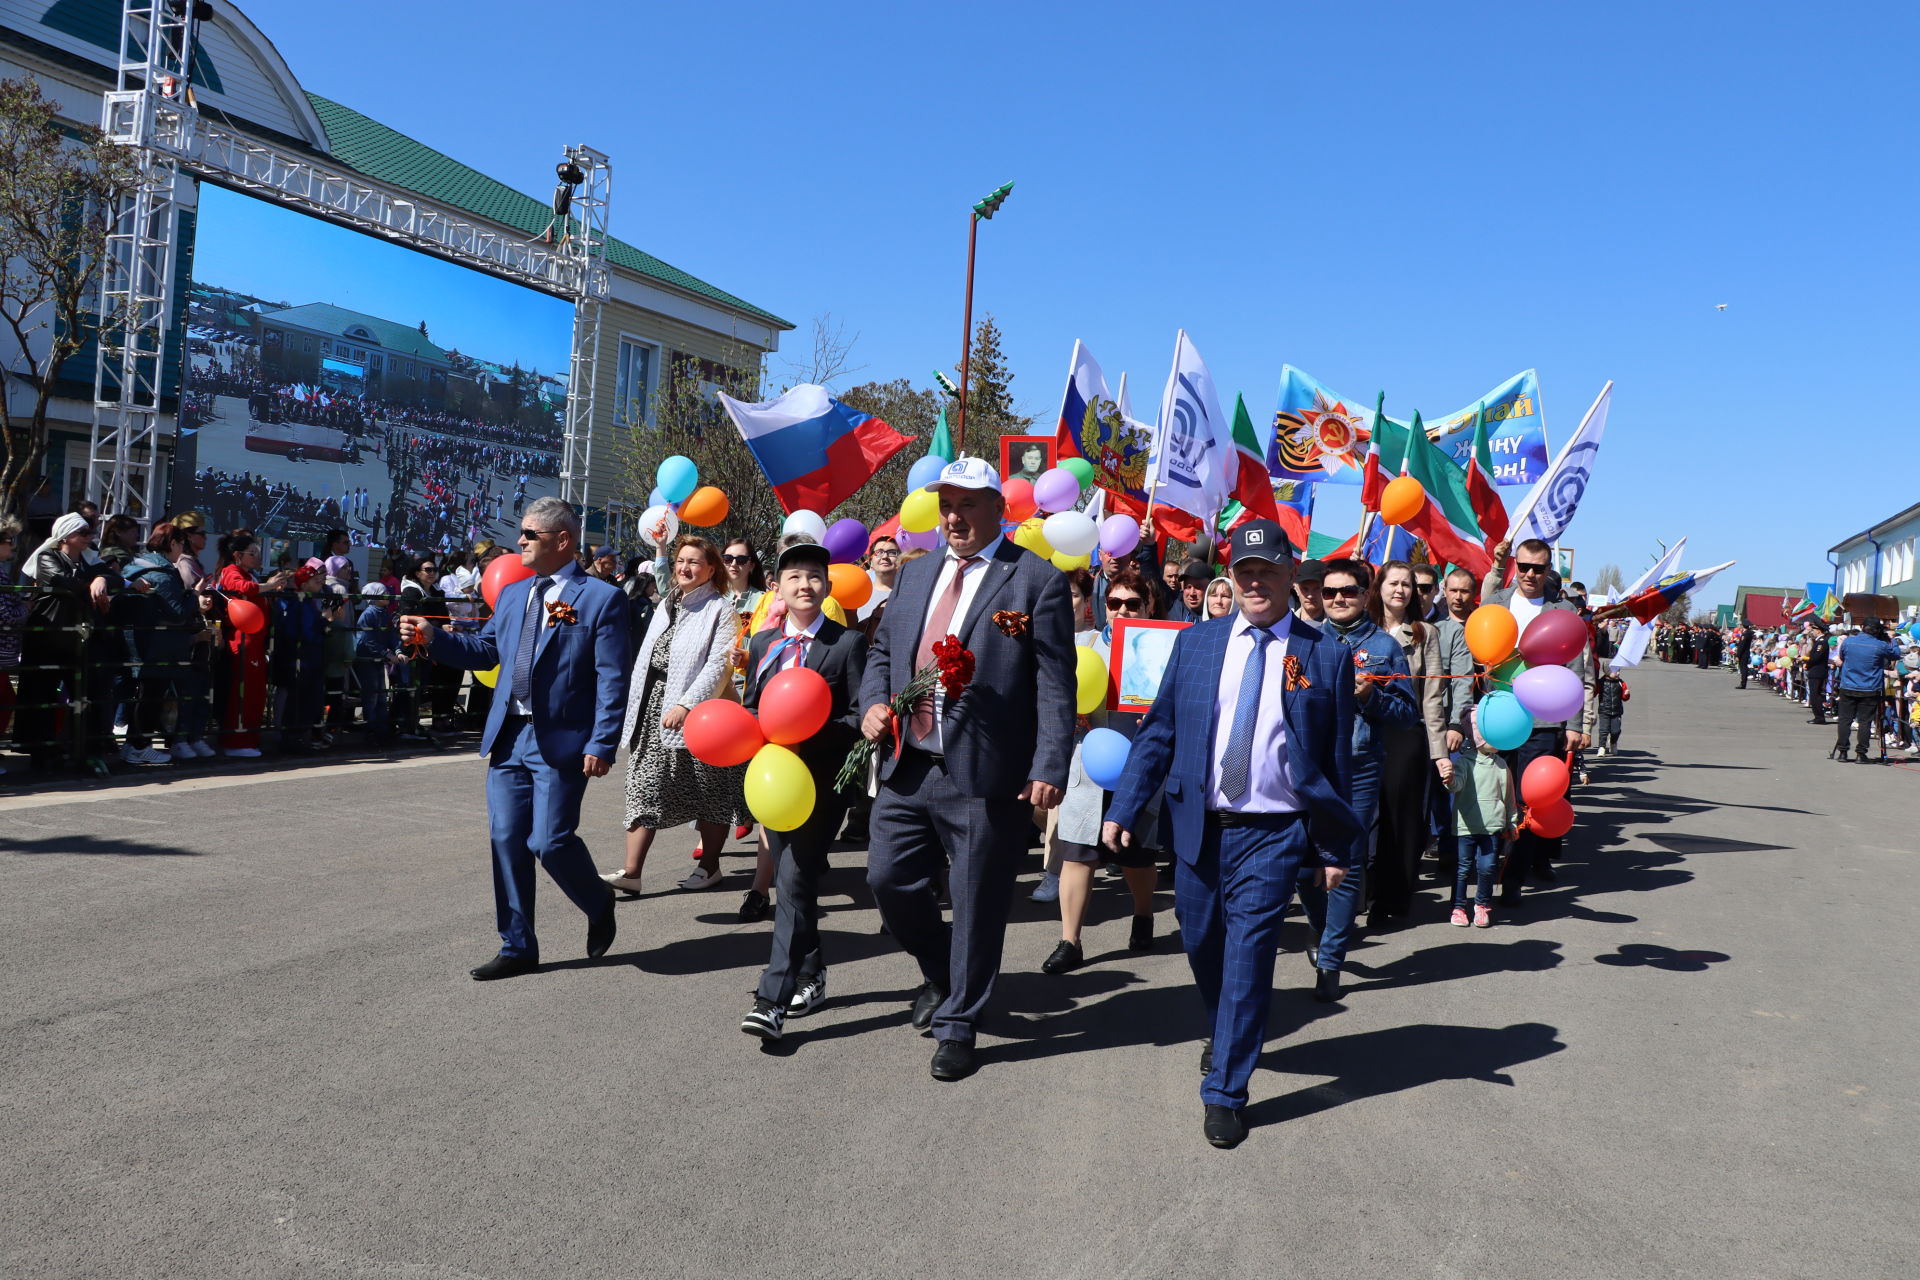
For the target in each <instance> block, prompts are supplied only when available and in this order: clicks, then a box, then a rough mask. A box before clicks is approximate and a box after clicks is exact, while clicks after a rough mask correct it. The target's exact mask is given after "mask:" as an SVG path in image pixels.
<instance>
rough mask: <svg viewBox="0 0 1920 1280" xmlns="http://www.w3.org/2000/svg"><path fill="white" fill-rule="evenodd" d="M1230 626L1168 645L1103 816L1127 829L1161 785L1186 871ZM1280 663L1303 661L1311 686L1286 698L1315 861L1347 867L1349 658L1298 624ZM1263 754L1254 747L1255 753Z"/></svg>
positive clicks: (1202, 812) (1291, 756)
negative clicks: (1156, 690)
mask: <svg viewBox="0 0 1920 1280" xmlns="http://www.w3.org/2000/svg"><path fill="white" fill-rule="evenodd" d="M1233 623H1234V618H1233V617H1232V616H1229V617H1225V618H1214V619H1212V620H1211V621H1208V622H1201V623H1196V624H1195V625H1193V626H1191V627H1188V628H1187V629H1186V630H1185V631H1182V632H1181V633H1180V634H1179V636H1178V637H1177V638H1175V640H1174V642H1173V656H1172V658H1171V659H1169V660H1168V662H1167V671H1166V675H1165V676H1164V677H1163V678H1162V680H1161V682H1160V695H1159V696H1158V697H1157V698H1155V699H1154V701H1153V708H1152V709H1151V710H1150V711H1148V712H1147V718H1146V720H1145V721H1143V722H1142V723H1141V725H1140V731H1139V732H1138V733H1137V734H1135V735H1134V739H1133V749H1132V751H1131V752H1130V753H1129V754H1128V756H1127V769H1126V776H1125V777H1123V778H1122V779H1121V782H1120V789H1119V790H1118V791H1116V792H1115V793H1114V796H1113V803H1112V805H1110V806H1109V807H1108V809H1107V819H1108V821H1110V822H1116V823H1118V824H1120V826H1122V827H1123V828H1126V829H1127V830H1129V831H1131V830H1134V829H1135V827H1136V825H1137V824H1138V823H1139V821H1140V811H1141V809H1142V808H1143V807H1144V806H1145V805H1146V804H1147V802H1148V801H1149V800H1151V799H1152V797H1153V795H1154V793H1155V791H1156V790H1157V789H1158V787H1159V785H1160V780H1161V779H1162V778H1165V779H1166V793H1167V808H1168V811H1169V813H1170V814H1171V816H1172V819H1173V850H1174V854H1175V855H1176V856H1177V857H1179V858H1180V859H1181V860H1182V861H1183V862H1186V863H1189V864H1191V863H1192V862H1193V861H1194V860H1195V859H1197V858H1198V857H1199V856H1200V846H1201V841H1202V839H1203V838H1204V835H1205V823H1206V815H1207V808H1208V793H1209V791H1210V790H1211V785H1212V784H1211V779H1210V778H1209V774H1210V773H1211V771H1212V766H1213V740H1214V732H1215V728H1216V722H1217V721H1218V719H1219V715H1218V710H1219V708H1218V703H1219V695H1220V668H1221V663H1222V662H1223V661H1224V659H1225V657H1226V652H1227V641H1228V639H1229V638H1231V636H1232V634H1233ZM1287 657H1289V658H1293V659H1295V660H1296V661H1297V662H1298V663H1299V664H1300V674H1301V675H1302V676H1304V677H1306V679H1307V681H1308V684H1307V687H1306V688H1304V689H1291V690H1288V691H1287V692H1286V693H1285V694H1284V695H1283V696H1284V699H1285V701H1284V702H1283V704H1282V707H1281V710H1282V714H1283V715H1284V716H1285V717H1286V723H1287V776H1288V778H1289V779H1291V781H1292V782H1293V789H1294V793H1295V794H1296V795H1298V796H1299V797H1300V803H1301V805H1302V806H1303V808H1304V811H1305V813H1306V818H1307V834H1308V837H1309V839H1311V840H1312V842H1313V847H1314V849H1315V850H1316V851H1317V852H1318V854H1319V856H1320V861H1321V862H1322V863H1324V864H1325V865H1327V866H1330V867H1345V866H1347V865H1348V864H1349V861H1350V858H1351V855H1352V853H1353V850H1354V846H1355V843H1356V838H1357V837H1358V836H1359V835H1360V821H1359V819H1358V818H1357V817H1355V816H1354V812H1353V806H1352V805H1351V804H1350V803H1349V802H1348V800H1347V797H1348V796H1349V795H1351V794H1352V792H1353V733H1354V717H1355V714H1356V705H1355V698H1354V693H1353V683H1354V676H1353V671H1354V666H1353V658H1352V655H1351V654H1350V653H1349V651H1348V649H1347V647H1346V646H1345V645H1343V644H1341V643H1339V642H1338V641H1337V640H1334V639H1331V638H1330V637H1328V636H1326V635H1324V634H1323V633H1321V632H1320V631H1318V630H1316V629H1314V628H1313V627H1311V626H1302V625H1300V624H1299V623H1298V622H1296V623H1295V625H1294V626H1293V628H1292V629H1291V631H1290V633H1289V638H1288V640H1287ZM1269 661H1271V659H1269ZM1260 748H1261V744H1258V743H1256V744H1255V750H1259V749H1260Z"/></svg>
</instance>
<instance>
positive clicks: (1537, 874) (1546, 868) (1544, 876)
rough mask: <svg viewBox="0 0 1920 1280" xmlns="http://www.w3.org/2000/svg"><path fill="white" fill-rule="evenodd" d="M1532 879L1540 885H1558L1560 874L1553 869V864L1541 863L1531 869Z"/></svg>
mask: <svg viewBox="0 0 1920 1280" xmlns="http://www.w3.org/2000/svg"><path fill="white" fill-rule="evenodd" d="M1533 878H1534V879H1535V880H1538V881H1540V882H1541V883H1542V884H1559V883H1560V873H1559V872H1558V871H1555V870H1554V869H1553V864H1552V863H1550V862H1542V863H1540V864H1538V865H1536V866H1535V867H1534V869H1533Z"/></svg>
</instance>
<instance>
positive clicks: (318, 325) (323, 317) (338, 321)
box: [260, 302, 447, 364]
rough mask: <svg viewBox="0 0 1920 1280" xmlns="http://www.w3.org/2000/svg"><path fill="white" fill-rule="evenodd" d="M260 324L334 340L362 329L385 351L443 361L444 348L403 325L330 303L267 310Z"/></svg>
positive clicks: (311, 303)
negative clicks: (307, 331) (325, 335)
mask: <svg viewBox="0 0 1920 1280" xmlns="http://www.w3.org/2000/svg"><path fill="white" fill-rule="evenodd" d="M260 318H261V319H262V320H264V321H276V320H277V321H279V322H281V323H283V324H293V325H299V326H300V327H301V328H303V329H312V330H313V331H315V332H316V333H330V334H333V335H334V336H335V337H344V336H345V335H346V332H347V330H349V329H353V328H362V329H365V330H366V331H367V332H369V333H371V334H372V335H373V337H374V341H375V342H376V343H378V344H379V345H380V347H381V348H383V349H384V350H387V351H400V352H404V353H405V354H407V355H410V356H413V357H415V358H417V359H421V360H435V361H438V362H439V363H441V364H445V363H446V362H447V353H446V351H445V350H444V349H442V348H441V347H439V346H436V345H435V344H434V343H433V342H431V341H429V340H428V338H427V337H426V335H425V334H423V333H421V332H420V331H419V330H418V329H409V328H407V326H406V325H404V324H395V323H394V322H393V321H391V320H382V319H381V318H380V317H379V316H370V315H368V314H367V313H366V312H364V311H350V310H348V309H347V308H346V307H336V306H334V305H333V304H332V303H331V302H308V303H305V304H303V305H301V306H298V307H288V308H287V309H286V310H284V311H268V312H265V313H263V314H262V315H261V317H260Z"/></svg>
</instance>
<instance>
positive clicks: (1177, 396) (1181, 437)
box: [1150, 329, 1239, 529]
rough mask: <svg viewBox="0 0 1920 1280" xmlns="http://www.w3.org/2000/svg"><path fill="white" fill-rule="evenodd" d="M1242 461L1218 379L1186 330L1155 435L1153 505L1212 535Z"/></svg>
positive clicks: (1176, 347)
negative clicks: (1173, 511)
mask: <svg viewBox="0 0 1920 1280" xmlns="http://www.w3.org/2000/svg"><path fill="white" fill-rule="evenodd" d="M1238 466H1239V458H1238V456H1237V455H1236V454H1235V452H1234V448H1233V423H1232V422H1230V421H1229V420H1228V419H1227V416H1226V415H1225V414H1223V413H1221V412H1220V396H1219V394H1218V393H1217V392H1216V391H1215V390H1214V387H1213V375H1212V374H1211V373H1209V372H1208V371H1207V362H1206V361H1205V360H1202V359H1201V358H1200V352H1199V350H1198V348H1196V347H1195V346H1194V345H1193V341H1192V339H1190V338H1188V337H1187V331H1186V330H1185V329H1182V330H1180V335H1179V337H1177V338H1175V339H1174V344H1173V371H1172V372H1171V373H1170V374H1168V375H1167V389H1166V391H1165V393H1164V394H1162V395H1161V397H1160V422H1159V425H1158V427H1157V429H1156V431H1155V434H1154V455H1153V469H1152V481H1153V483H1152V488H1151V489H1150V492H1151V493H1152V494H1153V500H1154V501H1155V502H1157V503H1164V504H1166V505H1167V506H1170V507H1173V508H1174V509H1176V510H1179V511H1184V512H1186V513H1187V514H1188V515H1190V516H1193V517H1195V518H1197V519H1198V520H1199V521H1200V524H1201V526H1202V527H1203V528H1207V529H1211V528H1212V527H1213V522H1214V520H1215V518H1216V517H1217V516H1219V514H1220V509H1221V508H1222V507H1224V506H1226V505H1227V499H1228V496H1229V495H1231V494H1232V492H1233V480H1234V471H1235V470H1236V468H1237V467H1238Z"/></svg>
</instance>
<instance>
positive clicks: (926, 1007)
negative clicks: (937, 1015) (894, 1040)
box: [913, 982, 947, 1031]
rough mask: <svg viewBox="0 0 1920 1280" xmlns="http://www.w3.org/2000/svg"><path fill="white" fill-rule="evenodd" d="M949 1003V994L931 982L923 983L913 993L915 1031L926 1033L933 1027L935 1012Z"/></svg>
mask: <svg viewBox="0 0 1920 1280" xmlns="http://www.w3.org/2000/svg"><path fill="white" fill-rule="evenodd" d="M946 1002H947V993H946V992H944V991H942V990H941V989H940V988H939V987H936V986H934V985H933V984H932V983H931V982H923V983H921V984H920V989H919V990H918V991H916V992H914V993H913V1029H914V1030H915V1031H925V1030H926V1029H927V1028H928V1027H930V1026H932V1025H933V1015H934V1011H935V1010H937V1009H939V1007H940V1006H941V1005H943V1004H945V1003H946Z"/></svg>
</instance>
